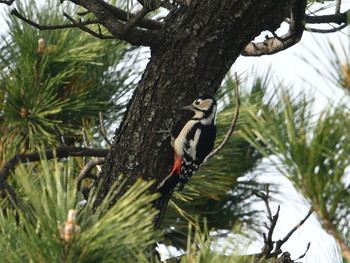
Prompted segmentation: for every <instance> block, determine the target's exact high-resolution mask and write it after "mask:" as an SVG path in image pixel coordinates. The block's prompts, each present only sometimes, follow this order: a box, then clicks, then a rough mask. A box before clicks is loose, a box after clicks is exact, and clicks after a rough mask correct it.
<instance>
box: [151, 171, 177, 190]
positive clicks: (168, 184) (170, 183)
mask: <svg viewBox="0 0 350 263" xmlns="http://www.w3.org/2000/svg"><path fill="white" fill-rule="evenodd" d="M175 172H176V171H174V170H173V171H172V172H171V173H170V174H169V175H168V176H167V177H165V178H164V180H163V181H162V182H161V183H160V184H159V185H158V187H157V190H156V192H159V193H161V194H165V193H167V192H169V191H171V189H174V188H175V186H176V185H177V183H178V182H179V176H178V175H177V174H176V173H175Z"/></svg>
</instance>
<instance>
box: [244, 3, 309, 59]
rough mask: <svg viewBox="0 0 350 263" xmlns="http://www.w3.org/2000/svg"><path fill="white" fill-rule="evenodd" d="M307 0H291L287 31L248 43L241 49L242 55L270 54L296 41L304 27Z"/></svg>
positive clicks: (298, 39)
mask: <svg viewBox="0 0 350 263" xmlns="http://www.w3.org/2000/svg"><path fill="white" fill-rule="evenodd" d="M306 4H307V0H293V1H292V5H291V19H290V26H289V30H288V32H287V33H286V34H285V35H283V36H281V37H276V35H275V34H274V37H271V38H266V40H265V41H263V42H259V43H254V42H251V43H249V44H248V45H247V46H246V47H245V48H244V50H243V51H242V53H241V54H242V55H243V56H262V55H270V54H274V53H277V52H280V51H282V50H285V49H287V48H289V47H291V46H293V45H295V44H296V43H298V42H299V41H300V39H301V37H302V35H303V32H304V29H305V24H304V23H305V20H306V19H305V9H306Z"/></svg>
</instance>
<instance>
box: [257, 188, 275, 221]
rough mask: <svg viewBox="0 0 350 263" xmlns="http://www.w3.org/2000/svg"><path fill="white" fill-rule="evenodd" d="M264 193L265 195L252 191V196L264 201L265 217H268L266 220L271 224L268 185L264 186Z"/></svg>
mask: <svg viewBox="0 0 350 263" xmlns="http://www.w3.org/2000/svg"><path fill="white" fill-rule="evenodd" d="M265 192H266V194H265V193H263V192H257V191H253V194H254V195H255V196H257V197H259V198H260V199H261V200H263V201H264V203H265V207H266V211H267V215H268V219H269V220H270V222H272V213H271V208H270V204H269V198H270V195H269V194H270V190H269V185H265Z"/></svg>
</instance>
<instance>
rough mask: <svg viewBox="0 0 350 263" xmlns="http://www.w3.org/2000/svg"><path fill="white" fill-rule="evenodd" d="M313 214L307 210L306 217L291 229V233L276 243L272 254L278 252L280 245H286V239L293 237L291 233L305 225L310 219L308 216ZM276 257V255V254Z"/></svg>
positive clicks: (311, 210) (310, 210) (311, 209)
mask: <svg viewBox="0 0 350 263" xmlns="http://www.w3.org/2000/svg"><path fill="white" fill-rule="evenodd" d="M313 212H314V209H313V208H312V207H311V208H310V209H309V212H308V213H307V215H306V216H305V217H304V218H303V219H302V220H301V221H300V222H299V223H298V224H297V225H296V226H295V227H293V228H292V230H291V231H289V233H288V234H287V235H286V236H285V237H284V238H283V239H282V240H278V241H277V242H276V248H275V251H274V253H273V254H277V253H278V251H280V249H281V247H282V245H283V244H284V243H286V242H287V241H288V239H289V238H290V237H291V236H292V235H293V233H294V232H295V231H296V230H297V229H298V228H300V227H301V226H302V224H304V223H305V221H306V220H307V219H308V218H309V217H310V215H311V214H312V213H313ZM277 255H278V254H277Z"/></svg>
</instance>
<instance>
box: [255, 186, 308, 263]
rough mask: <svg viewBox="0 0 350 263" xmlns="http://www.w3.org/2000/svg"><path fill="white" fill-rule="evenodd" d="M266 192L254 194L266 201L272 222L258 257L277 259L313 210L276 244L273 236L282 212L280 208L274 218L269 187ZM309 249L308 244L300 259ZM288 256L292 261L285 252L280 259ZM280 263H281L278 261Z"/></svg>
mask: <svg viewBox="0 0 350 263" xmlns="http://www.w3.org/2000/svg"><path fill="white" fill-rule="evenodd" d="M265 191H266V193H262V192H256V191H254V192H253V193H254V194H255V195H256V196H257V197H259V198H261V199H262V200H263V201H264V203H265V205H266V209H267V212H268V218H269V220H270V225H269V226H267V228H268V233H267V235H266V234H264V235H263V237H264V247H263V249H262V252H261V253H260V254H259V255H258V257H259V258H277V257H278V255H280V254H282V249H281V247H282V245H283V244H284V243H285V242H287V241H288V239H289V238H290V237H291V236H292V235H293V233H294V232H295V231H296V230H297V229H298V228H299V227H300V226H301V225H302V224H304V222H305V221H306V220H307V219H308V218H309V216H310V215H311V214H312V212H313V209H312V208H310V210H309V212H308V214H307V215H306V216H305V218H304V219H303V220H301V221H300V222H299V223H298V224H297V225H296V226H295V227H293V229H292V230H291V231H289V233H288V234H287V235H286V236H285V237H284V238H283V239H282V240H278V241H277V242H275V241H273V240H272V235H273V232H274V230H275V227H276V224H277V221H278V217H279V212H280V206H278V208H277V212H276V213H275V215H274V216H272V214H271V208H270V205H269V189H268V186H266V188H265ZM274 246H275V248H274ZM309 247H310V243H309V244H308V246H307V249H306V251H305V253H304V254H303V255H301V256H300V257H299V258H298V259H300V258H303V257H304V256H305V254H306V253H307V251H308V249H309ZM273 249H274V251H273V252H272V250H273ZM286 256H288V259H290V254H289V253H288V252H284V253H283V254H282V255H281V256H280V257H279V258H278V259H283V258H284V257H286ZM274 262H275V261H274ZM276 262H277V261H276ZM278 262H280V261H278ZM281 262H294V261H281Z"/></svg>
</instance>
